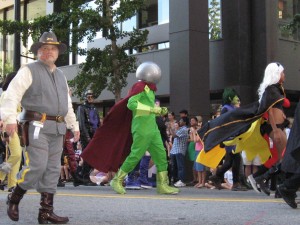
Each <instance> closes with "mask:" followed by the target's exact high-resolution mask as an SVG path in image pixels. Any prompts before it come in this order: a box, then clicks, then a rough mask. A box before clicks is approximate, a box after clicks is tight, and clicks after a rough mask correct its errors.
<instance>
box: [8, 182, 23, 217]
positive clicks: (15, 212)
mask: <svg viewBox="0 0 300 225" xmlns="http://www.w3.org/2000/svg"><path fill="white" fill-rule="evenodd" d="M25 193H26V190H23V189H22V188H20V187H19V185H17V186H16V187H15V188H14V190H13V191H12V193H10V194H9V195H8V196H7V202H6V204H7V215H8V217H9V218H10V219H11V220H13V221H18V220H19V203H20V201H21V199H22V198H23V196H24V194H25Z"/></svg>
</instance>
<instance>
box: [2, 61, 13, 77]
mask: <svg viewBox="0 0 300 225" xmlns="http://www.w3.org/2000/svg"><path fill="white" fill-rule="evenodd" d="M13 71H14V68H13V65H12V64H11V63H9V62H6V63H4V65H3V61H2V59H1V58H0V82H2V81H3V80H4V78H5V77H6V75H7V74H9V73H10V72H13Z"/></svg>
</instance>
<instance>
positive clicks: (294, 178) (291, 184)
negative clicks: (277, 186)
mask: <svg viewBox="0 0 300 225" xmlns="http://www.w3.org/2000/svg"><path fill="white" fill-rule="evenodd" d="M283 184H284V186H285V187H286V188H287V189H293V190H298V189H299V187H300V173H286V179H285V180H284V182H283Z"/></svg>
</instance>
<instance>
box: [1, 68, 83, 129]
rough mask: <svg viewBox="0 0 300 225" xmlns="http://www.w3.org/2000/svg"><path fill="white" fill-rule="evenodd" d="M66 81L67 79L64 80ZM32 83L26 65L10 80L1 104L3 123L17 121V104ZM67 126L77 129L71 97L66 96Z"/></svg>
mask: <svg viewBox="0 0 300 225" xmlns="http://www.w3.org/2000/svg"><path fill="white" fill-rule="evenodd" d="M66 82H67V80H66ZM31 84H32V74H31V71H30V69H29V68H28V67H27V66H24V67H22V68H21V69H20V70H19V71H18V73H17V75H16V76H15V78H14V79H13V80H12V81H11V82H10V84H9V86H8V88H7V91H6V92H7V93H6V95H5V97H4V98H3V102H2V105H1V119H2V121H3V122H4V124H15V123H16V121H17V116H18V112H17V106H18V104H20V102H21V100H22V97H23V95H24V94H25V92H26V90H27V89H28V88H29V87H30V85H31ZM65 121H66V124H67V127H68V128H69V129H71V130H72V131H79V125H78V122H77V121H76V115H75V113H74V110H73V106H72V100H71V97H70V96H68V113H67V115H66V116H65Z"/></svg>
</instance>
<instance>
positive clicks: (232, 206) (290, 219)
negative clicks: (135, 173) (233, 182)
mask: <svg viewBox="0 0 300 225" xmlns="http://www.w3.org/2000/svg"><path fill="white" fill-rule="evenodd" d="M180 190H181V192H180V193H179V194H178V195H158V194H156V189H155V188H154V189H151V190H130V191H127V194H125V195H118V194H115V193H114V192H113V191H112V190H111V188H110V187H106V186H94V187H86V186H79V187H73V186H72V184H71V183H67V185H66V187H64V188H58V191H57V195H56V196H55V201H54V207H55V210H54V211H55V213H56V214H58V215H61V216H68V217H69V219H70V221H69V223H68V224H84V225H90V224H91V225H94V224H103V225H108V224H109V225H111V224H112V225H179V224H180V225H181V224H184V225H190V224H191V225H298V224H300V206H299V209H292V208H290V207H289V206H288V205H287V204H285V203H284V201H283V200H282V199H275V198H274V194H272V195H271V196H266V195H264V194H259V193H256V192H255V191H253V190H249V191H243V192H242V191H238V192H235V191H230V190H210V189H197V188H194V187H184V188H181V189H180ZM7 194H8V192H7V191H2V192H0V224H5V225H9V224H14V225H17V224H38V222H37V215H38V209H39V199H40V196H39V194H38V193H37V192H36V191H34V190H32V191H29V192H28V193H27V194H26V195H25V196H24V198H23V199H22V201H21V203H20V220H19V221H18V222H13V221H11V220H10V219H9V218H8V217H7V215H6V197H7ZM298 196H300V193H298Z"/></svg>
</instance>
